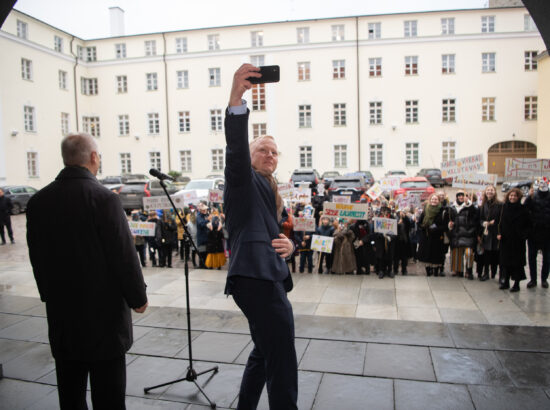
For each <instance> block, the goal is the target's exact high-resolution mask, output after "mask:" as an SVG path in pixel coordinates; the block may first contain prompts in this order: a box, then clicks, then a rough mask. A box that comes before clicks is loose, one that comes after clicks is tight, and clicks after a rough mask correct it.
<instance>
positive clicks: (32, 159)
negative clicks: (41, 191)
mask: <svg viewBox="0 0 550 410" xmlns="http://www.w3.org/2000/svg"><path fill="white" fill-rule="evenodd" d="M27 175H28V176H29V178H38V152H32V151H31V152H27Z"/></svg>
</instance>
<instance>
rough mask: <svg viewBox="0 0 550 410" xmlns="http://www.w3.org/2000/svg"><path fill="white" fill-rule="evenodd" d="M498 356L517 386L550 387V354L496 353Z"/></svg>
mask: <svg viewBox="0 0 550 410" xmlns="http://www.w3.org/2000/svg"><path fill="white" fill-rule="evenodd" d="M547 342H548V340H547ZM496 354H497V355H498V357H499V359H500V361H501V362H502V364H503V366H504V367H505V368H506V370H507V371H508V374H509V375H510V377H511V378H512V380H513V381H514V384H515V385H516V386H518V387H548V386H550V354H548V353H528V352H496Z"/></svg>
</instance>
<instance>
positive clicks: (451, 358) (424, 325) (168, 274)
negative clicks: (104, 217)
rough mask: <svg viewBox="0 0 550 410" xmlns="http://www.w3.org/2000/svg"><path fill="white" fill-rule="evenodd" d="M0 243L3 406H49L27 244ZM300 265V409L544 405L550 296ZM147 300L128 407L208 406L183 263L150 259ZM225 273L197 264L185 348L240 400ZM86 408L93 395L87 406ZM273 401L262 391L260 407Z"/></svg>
mask: <svg viewBox="0 0 550 410" xmlns="http://www.w3.org/2000/svg"><path fill="white" fill-rule="evenodd" d="M14 220H16V223H14V225H15V227H16V231H15V232H16V242H17V243H16V244H15V245H7V246H4V247H0V363H1V364H2V370H3V378H2V379H0V409H56V408H58V402H57V389H56V376H55V364H54V361H53V359H52V357H51V353H50V348H49V344H48V338H47V324H46V319H45V309H44V305H43V304H42V303H41V302H40V300H39V298H38V293H37V291H36V286H35V284H34V279H33V276H32V270H31V267H30V264H29V262H28V257H27V254H26V252H27V250H26V247H25V244H24V239H23V238H24V215H23V216H17V217H15V218H14ZM421 269H422V268H421V267H420V266H416V265H411V267H410V269H409V271H410V275H408V276H407V277H403V276H398V277H397V278H395V279H389V278H386V279H383V280H379V279H378V278H375V277H373V275H368V276H356V275H348V276H339V275H318V274H311V275H308V274H301V275H300V274H294V275H293V276H294V278H295V284H296V288H295V289H294V290H293V292H291V293H290V294H289V297H290V299H291V300H292V302H293V306H294V309H295V321H296V352H297V355H298V363H299V402H298V406H299V408H300V409H331V410H335V409H342V410H344V409H350V410H356V409H423V410H424V409H437V410H440V409H453V410H454V409H537V410H538V409H547V408H550V343H549V340H550V327H549V326H550V313H549V312H550V298H549V293H548V291H547V290H546V289H542V288H540V287H538V288H536V289H530V290H527V289H525V282H523V283H522V290H521V292H519V295H518V294H515V295H514V294H509V293H508V292H502V291H499V290H498V289H496V287H497V285H496V283H495V281H488V282H484V283H481V282H479V281H466V280H463V279H455V278H449V277H446V278H426V277H425V276H423V275H422V272H421ZM144 274H145V278H146V282H147V284H148V292H149V298H150V303H151V305H152V306H151V307H150V308H149V309H148V310H147V311H146V313H145V314H143V315H137V314H136V315H134V339H135V341H134V345H133V347H132V349H131V350H130V351H129V353H128V354H127V374H128V382H127V400H126V404H127V408H128V409H157V408H158V409H207V408H209V407H208V406H207V402H206V401H205V399H204V398H203V397H202V395H201V394H200V393H199V392H198V390H197V388H196V387H195V386H194V385H193V384H192V383H188V382H181V383H178V384H176V385H172V386H167V387H163V388H159V389H156V390H153V391H151V392H150V393H148V394H144V392H143V388H144V387H147V386H151V385H155V384H159V383H163V382H165V381H169V380H173V379H177V378H181V377H184V376H185V374H186V371H187V370H186V369H187V366H188V346H187V333H186V328H187V322H186V320H187V319H186V309H185V308H184V306H185V305H184V301H185V280H184V274H183V269H182V265H181V263H180V262H177V263H176V264H175V267H174V268H173V269H158V268H157V269H153V268H146V269H144ZM224 277H225V272H224V271H211V270H191V273H190V296H191V304H192V309H191V318H192V319H191V320H192V329H193V331H192V333H191V337H192V340H193V341H192V346H193V357H194V367H195V369H196V370H197V372H200V371H201V370H205V369H209V368H211V367H213V366H219V372H218V373H217V374H211V373H209V374H205V375H203V376H200V377H199V379H198V382H199V384H200V385H201V387H202V388H203V389H204V390H205V392H206V393H207V394H208V395H209V397H210V398H211V399H212V400H213V401H215V402H216V403H217V407H218V408H222V409H228V408H235V406H236V403H237V402H236V400H237V395H238V389H239V384H240V380H241V377H242V372H243V370H244V364H245V362H246V359H247V356H248V354H249V352H250V350H251V349H252V345H251V340H250V335H249V332H248V325H247V322H246V320H245V318H244V316H243V315H242V314H241V313H240V312H239V311H238V309H237V308H236V307H235V306H234V303H233V301H232V300H231V299H230V298H229V299H228V298H225V297H224V295H223V284H224ZM90 408H91V405H90ZM258 408H260V409H267V408H268V405H267V397H266V394H265V390H264V394H263V396H262V399H261V401H260V405H259V407H258Z"/></svg>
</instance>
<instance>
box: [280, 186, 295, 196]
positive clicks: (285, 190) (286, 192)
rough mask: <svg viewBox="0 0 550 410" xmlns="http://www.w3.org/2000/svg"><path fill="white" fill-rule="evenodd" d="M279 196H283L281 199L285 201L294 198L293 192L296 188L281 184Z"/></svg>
mask: <svg viewBox="0 0 550 410" xmlns="http://www.w3.org/2000/svg"><path fill="white" fill-rule="evenodd" d="M278 189H279V195H281V198H283V199H289V198H290V197H291V196H292V191H293V190H294V186H293V185H292V184H279V185H278Z"/></svg>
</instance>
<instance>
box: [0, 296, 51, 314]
mask: <svg viewBox="0 0 550 410" xmlns="http://www.w3.org/2000/svg"><path fill="white" fill-rule="evenodd" d="M40 304H42V302H41V301H40V299H38V298H31V297H25V296H13V295H6V294H0V312H2V313H22V312H24V311H26V310H29V309H31V308H33V307H35V306H38V305H40Z"/></svg>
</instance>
